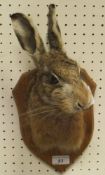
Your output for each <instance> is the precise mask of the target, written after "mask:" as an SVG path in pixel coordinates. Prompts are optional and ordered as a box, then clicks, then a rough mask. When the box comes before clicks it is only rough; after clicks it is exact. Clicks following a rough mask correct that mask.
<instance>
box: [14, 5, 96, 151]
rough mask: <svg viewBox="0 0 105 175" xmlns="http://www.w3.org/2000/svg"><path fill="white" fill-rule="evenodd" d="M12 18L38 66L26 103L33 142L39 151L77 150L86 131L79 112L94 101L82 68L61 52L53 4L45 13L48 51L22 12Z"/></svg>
mask: <svg viewBox="0 0 105 175" xmlns="http://www.w3.org/2000/svg"><path fill="white" fill-rule="evenodd" d="M11 19H12V22H13V28H14V31H15V34H16V36H17V38H18V40H19V42H20V44H21V46H22V48H23V49H24V50H26V51H27V52H29V54H30V55H31V57H32V59H33V61H34V62H35V65H36V67H37V68H36V73H35V79H34V80H33V85H32V88H31V89H30V90H29V92H28V94H29V99H28V106H27V115H28V122H29V124H30V128H31V132H32V138H33V142H34V143H35V145H36V146H37V147H38V148H39V149H40V150H41V151H48V150H51V149H55V148H57V149H58V150H61V151H64V152H68V153H70V152H71V151H76V150H78V149H79V148H80V146H81V144H82V142H83V138H84V133H85V126H84V120H83V112H82V111H83V110H85V109H87V108H88V107H90V106H91V105H92V104H93V96H92V92H91V90H90V88H89V87H88V85H87V84H86V83H85V82H84V81H83V80H82V79H81V74H80V71H81V68H80V67H79V66H78V64H77V62H76V61H74V60H72V59H69V58H68V57H67V55H66V53H65V52H64V49H63V44H62V38H61V32H60V28H59V25H58V23H57V20H56V17H55V5H53V4H51V5H50V6H49V13H48V40H49V46H50V50H49V52H46V50H45V47H44V44H43V41H42V39H41V37H40V35H39V34H38V32H37V31H36V30H34V28H33V26H32V25H31V23H30V21H29V20H28V19H27V18H26V17H25V15H23V14H21V13H16V14H13V15H11ZM30 84H31V82H30ZM29 86H30V85H29ZM27 89H29V87H27ZM78 114H79V115H78Z"/></svg>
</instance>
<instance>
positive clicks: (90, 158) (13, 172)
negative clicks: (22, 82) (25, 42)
mask: <svg viewBox="0 0 105 175" xmlns="http://www.w3.org/2000/svg"><path fill="white" fill-rule="evenodd" d="M50 3H55V4H56V5H58V6H57V16H58V19H59V25H60V27H61V31H62V37H63V41H64V43H65V49H66V50H67V52H68V54H69V55H70V57H72V58H74V59H76V60H77V61H78V62H79V63H80V65H81V66H83V67H84V68H86V70H87V71H88V72H89V73H90V75H91V77H93V79H94V80H95V81H96V83H97V90H96V95H95V129H94V135H93V138H92V141H91V143H90V145H89V146H88V148H87V149H86V151H85V152H84V154H83V155H82V156H81V157H80V158H79V159H78V161H76V163H75V164H74V165H73V166H71V168H69V169H68V170H67V171H66V172H65V173H64V174H65V175H69V174H70V175H77V174H79V175H92V174H94V175H102V174H104V173H105V168H104V167H105V116H104V115H105V106H104V105H105V97H104V94H105V89H104V85H105V27H104V25H105V16H104V15H105V1H104V0H87V1H86V0H71V1H70V0H24V1H23V0H0V174H1V175H38V174H40V175H58V174H59V173H57V172H55V171H54V170H53V169H52V168H50V167H49V166H47V165H46V164H44V163H43V162H42V161H40V160H39V159H38V158H36V157H35V156H34V155H32V153H31V152H30V151H29V150H28V148H26V146H25V144H24V143H23V141H22V139H21V135H20V130H19V121H18V114H17V109H16V105H15V102H14V99H13V96H12V92H11V90H12V88H13V87H14V86H15V84H16V82H17V80H18V79H19V77H20V75H21V74H22V73H23V72H25V71H27V70H29V69H32V68H34V65H33V62H32V61H31V59H30V57H29V56H27V54H26V53H25V52H24V51H22V49H21V47H20V45H19V43H18V41H17V38H16V36H15V34H14V32H13V29H12V26H11V20H10V18H9V14H12V13H15V12H22V13H25V14H26V15H28V16H30V17H31V18H32V19H33V22H34V23H35V25H36V26H37V28H38V29H39V32H40V34H41V36H42V37H43V40H44V41H45V39H46V36H45V34H46V32H47V25H46V24H47V17H46V15H47V12H48V8H47V4H50ZM45 43H46V41H45Z"/></svg>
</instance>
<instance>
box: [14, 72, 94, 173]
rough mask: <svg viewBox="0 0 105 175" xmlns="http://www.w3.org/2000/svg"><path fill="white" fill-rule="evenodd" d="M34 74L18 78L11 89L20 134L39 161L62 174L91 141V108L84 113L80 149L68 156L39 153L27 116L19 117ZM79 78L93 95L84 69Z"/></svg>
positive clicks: (91, 83)
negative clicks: (16, 110)
mask: <svg viewBox="0 0 105 175" xmlns="http://www.w3.org/2000/svg"><path fill="white" fill-rule="evenodd" d="M35 72H36V70H32V71H30V72H27V73H24V74H23V75H22V76H21V77H20V79H19V81H18V83H17V85H16V86H15V88H14V89H13V96H14V99H15V102H16V105H17V109H18V114H19V121H20V129H21V134H22V137H23V140H24V142H25V144H26V145H27V147H28V148H29V149H30V150H31V151H32V152H33V153H34V154H35V155H36V156H38V157H39V158H40V159H41V160H43V161H44V162H46V163H47V164H49V165H50V166H52V167H53V168H54V169H56V170H57V171H60V172H63V171H65V169H66V168H67V167H69V166H70V165H71V164H73V163H74V162H75V160H76V159H77V158H78V157H79V156H80V155H81V154H82V152H83V151H84V149H85V148H86V147H87V145H88V144H89V142H90V140H91V137H92V133H93V128H94V112H93V106H92V107H90V108H89V109H88V110H86V111H84V123H85V126H86V129H85V137H84V141H83V144H82V146H81V148H80V149H79V150H78V151H77V152H75V153H74V152H72V153H71V154H70V155H65V154H64V153H62V152H59V151H58V150H52V151H48V152H45V153H40V152H39V151H38V149H37V148H36V146H35V143H33V141H32V136H31V130H30V125H29V124H28V122H27V115H21V114H25V113H26V110H27V102H28V89H29V88H30V87H29V82H30V81H31V80H32V79H33V76H35ZM81 76H82V78H83V80H84V81H85V82H86V83H87V84H88V85H89V86H90V88H91V91H92V93H93V95H94V92H95V89H96V84H95V82H94V81H93V80H92V79H91V78H90V77H89V75H88V74H87V72H86V71H85V70H84V69H82V70H81ZM32 85H33V84H32ZM60 156H61V157H60ZM60 158H61V159H60ZM60 161H61V162H60Z"/></svg>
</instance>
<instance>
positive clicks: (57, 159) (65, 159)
mask: <svg viewBox="0 0 105 175" xmlns="http://www.w3.org/2000/svg"><path fill="white" fill-rule="evenodd" d="M52 164H53V165H67V164H70V157H69V155H61V156H52Z"/></svg>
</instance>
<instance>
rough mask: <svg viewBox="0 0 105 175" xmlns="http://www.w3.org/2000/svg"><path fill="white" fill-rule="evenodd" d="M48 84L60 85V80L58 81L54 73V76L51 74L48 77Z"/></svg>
mask: <svg viewBox="0 0 105 175" xmlns="http://www.w3.org/2000/svg"><path fill="white" fill-rule="evenodd" d="M48 82H49V83H50V84H58V83H59V79H58V77H57V76H56V75H55V74H53V73H52V74H50V75H49V76H48Z"/></svg>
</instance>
